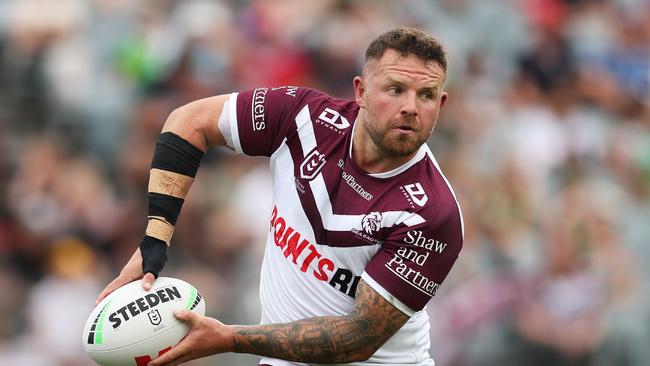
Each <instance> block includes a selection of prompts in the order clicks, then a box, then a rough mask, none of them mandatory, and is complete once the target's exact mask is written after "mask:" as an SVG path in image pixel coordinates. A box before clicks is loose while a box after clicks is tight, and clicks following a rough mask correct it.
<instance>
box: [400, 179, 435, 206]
mask: <svg viewBox="0 0 650 366" xmlns="http://www.w3.org/2000/svg"><path fill="white" fill-rule="evenodd" d="M399 189H400V191H402V194H404V197H406V200H407V201H408V202H409V204H410V205H411V207H413V208H415V205H418V206H420V207H423V206H424V205H425V204H426V203H427V201H428V200H429V197H427V194H426V192H424V188H423V187H422V184H420V182H417V183H412V184H406V185H403V186H400V187H399Z"/></svg>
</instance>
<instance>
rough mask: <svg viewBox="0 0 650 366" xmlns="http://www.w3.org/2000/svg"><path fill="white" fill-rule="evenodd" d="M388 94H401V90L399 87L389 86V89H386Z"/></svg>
mask: <svg viewBox="0 0 650 366" xmlns="http://www.w3.org/2000/svg"><path fill="white" fill-rule="evenodd" d="M388 92H390V93H391V94H396V95H397V94H401V93H402V89H401V88H399V87H396V86H391V87H390V88H388Z"/></svg>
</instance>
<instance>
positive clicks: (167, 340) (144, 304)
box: [82, 277, 205, 366]
mask: <svg viewBox="0 0 650 366" xmlns="http://www.w3.org/2000/svg"><path fill="white" fill-rule="evenodd" d="M176 309H187V310H191V311H193V312H195V313H197V314H199V315H205V301H204V300H203V298H202V297H201V295H200V294H199V292H198V291H197V289H196V288H194V286H192V285H190V284H189V283H187V282H185V281H181V280H179V279H176V278H170V277H159V278H158V279H156V280H155V281H154V284H153V287H152V288H151V290H149V291H144V290H143V289H142V281H141V280H137V281H134V282H131V283H129V284H127V285H124V286H122V287H120V288H119V289H117V290H115V291H114V292H113V293H111V294H110V295H108V296H107V297H106V298H105V299H103V300H102V301H101V302H100V303H99V304H97V306H96V307H95V309H94V310H93V311H92V313H90V316H89V317H88V320H87V321H86V326H85V327H84V332H83V339H82V341H83V345H84V349H85V351H86V352H87V353H88V355H89V356H90V358H92V359H93V360H94V361H95V362H97V363H98V364H100V365H102V366H129V365H132V366H142V365H146V364H147V362H149V361H151V360H152V359H154V358H156V357H158V355H161V354H163V353H165V352H167V351H168V350H170V349H171V347H173V346H175V345H176V344H177V343H178V342H179V341H180V340H181V339H183V337H185V335H187V333H188V332H189V330H190V328H189V326H188V325H186V324H185V323H183V322H181V321H180V320H178V319H176V317H175V316H174V310H176Z"/></svg>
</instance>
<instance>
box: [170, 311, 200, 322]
mask: <svg viewBox="0 0 650 366" xmlns="http://www.w3.org/2000/svg"><path fill="white" fill-rule="evenodd" d="M174 316H175V317H176V319H178V320H181V321H184V322H187V323H192V321H193V320H194V319H195V317H196V314H194V313H193V312H191V311H189V310H184V309H176V310H174Z"/></svg>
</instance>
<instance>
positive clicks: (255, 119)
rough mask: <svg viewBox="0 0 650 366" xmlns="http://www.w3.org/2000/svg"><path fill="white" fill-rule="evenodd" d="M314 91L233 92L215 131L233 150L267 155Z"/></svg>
mask: <svg viewBox="0 0 650 366" xmlns="http://www.w3.org/2000/svg"><path fill="white" fill-rule="evenodd" d="M314 93H315V91H313V90H312V89H308V88H299V87H293V86H284V87H278V88H257V89H254V90H248V91H243V92H240V93H233V94H231V95H230V98H229V101H228V103H227V105H226V106H224V111H223V112H222V115H221V118H220V119H219V123H218V124H219V130H220V131H221V133H222V134H223V135H224V138H225V139H226V143H227V144H228V146H230V147H232V148H233V149H234V150H235V151H236V152H238V153H240V154H246V155H264V156H271V155H272V154H273V152H274V151H275V150H276V149H277V148H278V147H279V146H280V144H281V143H282V141H283V140H284V139H285V138H286V137H287V136H288V135H289V134H291V133H292V132H293V131H295V130H296V129H295V122H294V119H295V116H296V115H297V114H298V112H300V108H301V106H304V105H305V104H306V103H307V101H308V99H309V98H310V97H311V96H312V95H313V94H314Z"/></svg>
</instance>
